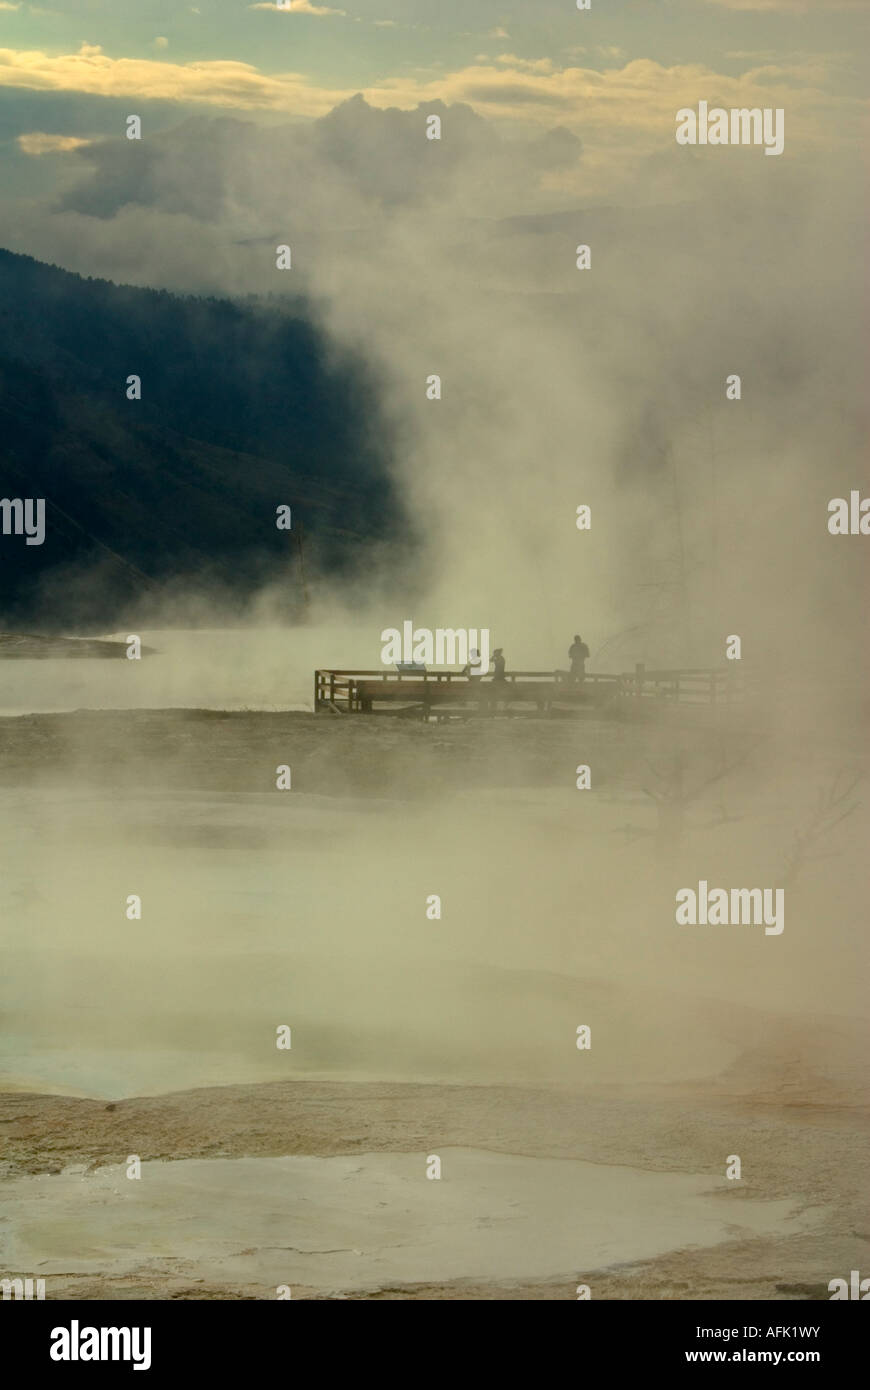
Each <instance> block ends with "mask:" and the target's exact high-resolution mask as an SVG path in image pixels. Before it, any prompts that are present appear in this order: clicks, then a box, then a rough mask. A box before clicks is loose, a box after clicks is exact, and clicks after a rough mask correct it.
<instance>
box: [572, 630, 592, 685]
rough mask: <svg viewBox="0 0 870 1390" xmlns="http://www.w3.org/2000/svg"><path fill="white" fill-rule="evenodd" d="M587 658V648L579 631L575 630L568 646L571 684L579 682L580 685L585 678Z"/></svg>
mask: <svg viewBox="0 0 870 1390" xmlns="http://www.w3.org/2000/svg"><path fill="white" fill-rule="evenodd" d="M588 659H589V648H588V647H587V645H586V643H585V642H584V641H583V638H582V637H581V636H580V634H579V633H577V632H575V634H574V641H573V642H572V643H571V646H570V647H569V648H568V660H569V661H570V662H571V684H572V685H574V684H575V683H579V684H581V685H582V683H583V681H585V679H586V662H587V661H588Z"/></svg>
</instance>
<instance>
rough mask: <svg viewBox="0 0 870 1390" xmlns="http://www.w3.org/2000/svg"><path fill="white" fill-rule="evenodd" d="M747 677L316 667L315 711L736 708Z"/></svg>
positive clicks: (727, 671)
mask: <svg viewBox="0 0 870 1390" xmlns="http://www.w3.org/2000/svg"><path fill="white" fill-rule="evenodd" d="M742 694H743V681H742V677H740V675H739V674H738V672H737V671H735V670H734V669H733V668H728V667H722V668H705V669H690V670H680V671H647V670H646V668H645V667H644V666H641V665H638V666H636V667H635V669H634V671H632V672H624V673H622V674H617V675H603V674H587V675H586V678H585V680H584V681H583V682H582V683H576V684H575V683H573V682H572V681H571V680H570V677H569V675H568V673H567V672H564V671H556V672H554V671H510V672H508V673H507V674H506V676H505V679H504V680H503V681H496V680H493V678H492V677H491V676H485V677H482V678H480V677H478V678H475V677H469V676H461V675H458V674H456V673H454V672H450V671H427V672H425V673H423V672H420V673H413V674H405V673H402V674H399V673H398V672H396V671H389V670H385V669H384V668H380V669H378V670H373V671H360V670H323V669H321V670H317V671H315V673H314V711H315V713H318V712H319V711H320V710H327V709H328V710H332V711H334V712H337V713H339V714H372V713H375V712H377V707H378V706H392V707H395V706H396V705H397V704H398V705H406V706H411V707H414V706H418V707H419V708H420V710H421V711H422V712H423V713H428V711H429V710H431V709H436V707H442V708H443V707H444V706H456V707H458V708H462V707H464V708H466V709H468V710H478V711H481V712H495V711H496V710H497V709H499V708H502V707H507V706H523V705H526V706H534V707H535V708H536V709H537V710H538V711H540V712H546V711H547V710H548V709H550V708H551V707H552V706H554V705H556V706H565V707H571V706H576V707H580V708H582V707H588V706H592V707H595V708H603V707H606V706H607V705H610V704H612V703H613V702H614V701H616V700H620V701H622V700H626V699H630V700H640V701H643V702H644V703H647V702H651V701H653V702H656V703H658V704H660V705H665V704H681V705H702V706H710V705H716V704H731V703H734V702H736V701H738V700H739V699H741V698H742Z"/></svg>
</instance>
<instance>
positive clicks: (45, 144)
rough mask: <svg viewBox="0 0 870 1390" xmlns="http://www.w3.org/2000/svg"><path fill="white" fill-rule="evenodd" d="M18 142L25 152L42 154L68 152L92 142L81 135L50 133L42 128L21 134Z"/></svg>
mask: <svg viewBox="0 0 870 1390" xmlns="http://www.w3.org/2000/svg"><path fill="white" fill-rule="evenodd" d="M16 143H17V144H18V147H19V149H20V150H21V151H22V153H23V154H30V155H41V154H68V153H69V152H70V151H71V150H78V149H81V148H82V146H84V145H89V144H90V143H91V142H90V140H86V139H84V138H83V137H82V136H79V135H49V134H47V133H46V132H45V131H42V130H32V131H29V132H28V133H27V134H25V135H19V136H18V139H17V142H16Z"/></svg>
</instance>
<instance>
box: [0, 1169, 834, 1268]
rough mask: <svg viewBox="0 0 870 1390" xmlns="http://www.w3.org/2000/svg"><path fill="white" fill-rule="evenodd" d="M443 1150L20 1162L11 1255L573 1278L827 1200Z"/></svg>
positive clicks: (15, 1261) (807, 1219) (50, 1260)
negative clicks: (756, 1197) (743, 1195)
mask: <svg viewBox="0 0 870 1390" xmlns="http://www.w3.org/2000/svg"><path fill="white" fill-rule="evenodd" d="M439 1157H440V1159H441V1162H442V1165H443V1167H442V1175H441V1177H440V1179H437V1180H436V1179H427V1178H426V1176H425V1159H424V1156H423V1155H422V1154H394V1153H379V1154H366V1153H360V1154H358V1155H355V1156H354V1157H351V1158H314V1157H305V1158H302V1157H293V1158H240V1159H231V1160H227V1159H187V1160H183V1161H181V1162H176V1163H165V1162H164V1163H146V1164H144V1165H143V1167H142V1174H141V1178H140V1179H138V1180H129V1179H128V1178H127V1176H126V1169H125V1168H124V1167H123V1166H122V1167H105V1168H100V1169H98V1170H97V1171H96V1172H95V1173H91V1174H87V1175H85V1174H83V1173H76V1172H70V1171H69V1170H67V1171H65V1172H64V1173H62V1174H60V1175H58V1176H56V1177H48V1176H42V1177H37V1178H18V1179H15V1180H12V1181H11V1182H10V1183H9V1184H8V1187H7V1190H6V1194H5V1196H6V1201H7V1202H9V1203H11V1204H12V1206H13V1207H14V1209H15V1213H16V1216H15V1233H14V1234H13V1235H12V1236H11V1238H10V1239H9V1240H8V1242H7V1250H6V1261H7V1263H8V1264H10V1265H12V1266H14V1267H15V1268H16V1269H34V1270H38V1271H39V1274H40V1276H41V1277H43V1278H45V1279H46V1280H51V1279H52V1276H54V1275H55V1274H64V1275H80V1276H81V1275H90V1276H91V1277H93V1276H94V1275H99V1276H100V1277H103V1278H108V1279H113V1280H114V1279H121V1278H127V1277H129V1276H130V1275H133V1274H136V1273H137V1272H139V1271H141V1270H142V1269H143V1268H145V1269H149V1270H150V1271H151V1274H152V1278H155V1277H159V1276H160V1275H161V1274H166V1273H172V1274H173V1275H175V1276H176V1277H177V1276H178V1275H183V1276H184V1277H186V1278H188V1279H190V1280H191V1281H193V1282H195V1281H197V1280H203V1279H206V1278H208V1279H210V1280H219V1281H222V1282H226V1283H232V1284H239V1283H241V1284H256V1285H265V1286H269V1285H271V1286H272V1287H273V1289H275V1288H277V1287H278V1286H279V1285H281V1284H287V1285H290V1286H291V1287H292V1286H294V1285H295V1286H298V1285H300V1284H302V1285H307V1286H313V1287H316V1288H319V1289H322V1290H324V1291H326V1292H331V1293H344V1294H348V1293H367V1292H369V1293H370V1292H373V1291H376V1290H378V1289H380V1288H382V1287H383V1286H384V1283H385V1282H387V1283H398V1284H415V1283H422V1282H424V1281H427V1280H428V1281H432V1282H447V1281H450V1280H454V1279H460V1278H463V1277H464V1278H477V1279H485V1280H511V1279H523V1278H524V1279H528V1280H543V1279H546V1278H547V1277H551V1276H553V1275H561V1276H562V1277H563V1278H564V1279H565V1281H566V1283H567V1282H569V1281H570V1279H571V1278H572V1277H574V1276H576V1277H577V1278H580V1277H582V1275H583V1272H584V1271H586V1270H598V1269H601V1268H602V1267H606V1266H608V1265H614V1264H619V1263H624V1262H625V1261H627V1260H632V1261H636V1260H639V1259H649V1258H651V1257H653V1256H655V1255H659V1254H661V1253H663V1252H664V1251H666V1250H669V1249H672V1248H673V1247H674V1246H677V1247H680V1246H693V1247H697V1246H705V1245H712V1244H715V1243H717V1242H721V1241H723V1240H726V1239H729V1238H731V1239H735V1238H736V1239H739V1238H741V1237H746V1236H750V1235H758V1234H764V1235H769V1234H771V1233H772V1232H774V1231H779V1230H781V1229H783V1228H784V1227H785V1228H787V1229H790V1230H792V1231H793V1232H794V1233H796V1234H797V1233H802V1232H804V1231H806V1230H808V1229H811V1228H812V1227H813V1226H814V1225H818V1224H819V1221H820V1218H821V1217H822V1215H823V1213H820V1212H817V1213H813V1214H812V1215H804V1216H802V1217H800V1218H797V1217H796V1215H795V1209H796V1207H797V1205H798V1204H797V1203H796V1202H795V1201H793V1200H788V1199H786V1200H781V1201H772V1202H752V1201H735V1200H734V1199H733V1197H732V1198H731V1199H730V1200H728V1201H716V1200H714V1199H713V1198H712V1197H711V1196H710V1195H708V1194H710V1193H715V1191H716V1190H717V1188H718V1189H719V1190H720V1191H721V1186H722V1181H721V1180H720V1181H719V1182H718V1183H717V1182H713V1181H712V1180H711V1179H710V1178H709V1177H698V1176H694V1175H692V1176H690V1175H684V1174H673V1173H645V1172H643V1171H641V1170H638V1169H635V1168H624V1167H611V1166H606V1165H602V1166H597V1165H594V1164H589V1163H581V1162H577V1161H576V1160H574V1159H540V1158H539V1159H535V1158H526V1157H517V1156H512V1155H506V1154H493V1153H486V1152H484V1151H481V1150H478V1149H451V1148H443V1149H442V1151H441V1153H440V1155H439ZM170 1233H171V1234H172V1240H171V1242H170V1240H169V1239H167V1237H168V1235H169V1234H170ZM172 1249H174V1250H176V1251H177V1252H178V1254H176V1255H175V1257H174V1258H169V1259H167V1255H168V1252H169V1250H172Z"/></svg>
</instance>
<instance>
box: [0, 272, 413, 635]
mask: <svg viewBox="0 0 870 1390" xmlns="http://www.w3.org/2000/svg"><path fill="white" fill-rule="evenodd" d="M133 374H135V375H136V376H139V377H140V378H141V382H142V399H141V400H128V399H127V394H126V390H127V388H126V381H127V377H128V376H130V375H133ZM0 497H9V498H12V497H33V498H36V497H44V498H45V499H46V538H45V542H44V544H43V545H41V546H37V545H32V546H27V545H25V543H24V539H23V537H20V536H11V535H0V626H5V627H15V626H17V627H21V626H22V625H26V624H30V625H33V624H35V623H39V624H40V625H41V626H42V627H54V628H57V627H63V626H65V625H66V626H68V625H70V624H72V623H75V624H78V625H82V624H84V625H96V626H102V625H106V624H109V625H111V626H112V627H115V626H118V625H120V624H121V623H122V622H123V620H124V615H125V613H128V612H129V613H132V612H134V611H136V612H141V611H143V600H144V607H145V608H147V601H148V597H149V595H150V596H152V597H153V596H155V595H161V596H162V595H165V594H166V592H167V591H168V592H170V593H172V592H178V593H182V592H184V593H186V594H188V595H189V594H196V593H197V592H202V593H203V594H211V595H213V596H214V595H218V596H220V597H221V601H222V602H224V603H226V602H230V603H231V602H232V601H233V600H234V599H236V600H243V599H244V598H245V596H246V595H248V594H250V593H251V592H252V591H253V590H254V589H256V588H257V587H259V586H260V585H261V584H263V583H264V582H267V581H269V580H270V579H275V578H278V579H279V580H280V582H281V583H282V584H286V590H287V605H288V615H289V614H292V612H293V611H294V610H295V609H297V608H298V601H299V599H300V597H301V582H300V583H297V580H298V579H299V576H300V554H299V545H300V538H301V537H303V536H304V546H303V552H304V563H305V566H306V570H307V576H308V579H309V581H310V582H316V572H317V568H318V567H324V566H328V567H329V569H330V570H331V571H332V572H333V573H335V572H338V573H339V574H342V575H344V576H345V577H347V578H351V577H352V576H353V575H354V573H355V572H356V571H357V570H358V569H359V567H360V566H362V565H364V564H365V562H366V558H367V555H368V554H369V552H370V549H371V547H372V546H373V545H376V544H377V545H379V546H380V545H381V544H382V543H383V542H384V541H389V540H391V539H392V538H394V537H396V536H397V535H398V534H399V533H400V532H401V531H404V524H403V519H402V517H401V515H400V508H399V504H398V501H397V498H396V494H395V490H394V488H393V486H392V483H391V481H390V458H389V439H388V432H387V429H386V426H385V424H384V422H383V420H382V419H381V417H380V415H379V410H378V398H377V392H376V389H375V386H374V384H373V382H372V381H371V380H370V379H369V377H368V374H367V372H366V369H365V366H364V364H362V363H360V362H358V361H352V360H350V359H348V358H347V357H340V356H337V355H336V353H335V351H334V349H333V348H332V347H331V345H330V344H328V343H327V342H325V340H324V338H323V336H322V334H321V333H320V332H319V331H318V330H317V329H316V327H315V326H314V325H313V324H312V322H311V321H310V319H308V318H307V317H306V315H305V306H304V305H303V304H301V303H299V304H297V305H296V306H295V307H294V308H292V309H291V308H288V307H285V306H284V305H274V304H271V303H260V302H255V301H245V302H243V303H236V302H230V301H222V300H216V299H208V300H205V299H196V298H191V297H178V296H175V295H171V294H169V293H167V292H165V291H156V290H143V289H134V288H131V287H129V286H118V285H113V284H110V283H108V282H106V281H100V280H89V279H88V280H86V279H82V278H81V277H80V276H77V275H72V274H69V273H68V272H66V271H63V270H59V269H58V268H56V267H54V266H47V265H43V264H41V263H39V262H38V261H34V260H32V259H30V258H29V257H26V256H18V255H13V254H12V253H10V252H8V251H0ZM282 504H286V505H288V506H290V507H291V508H292V514H293V531H292V533H291V534H289V535H288V533H287V532H285V531H279V530H278V529H277V528H276V525H275V519H276V508H277V507H278V506H279V505H282ZM379 553H381V552H380V551H379Z"/></svg>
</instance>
